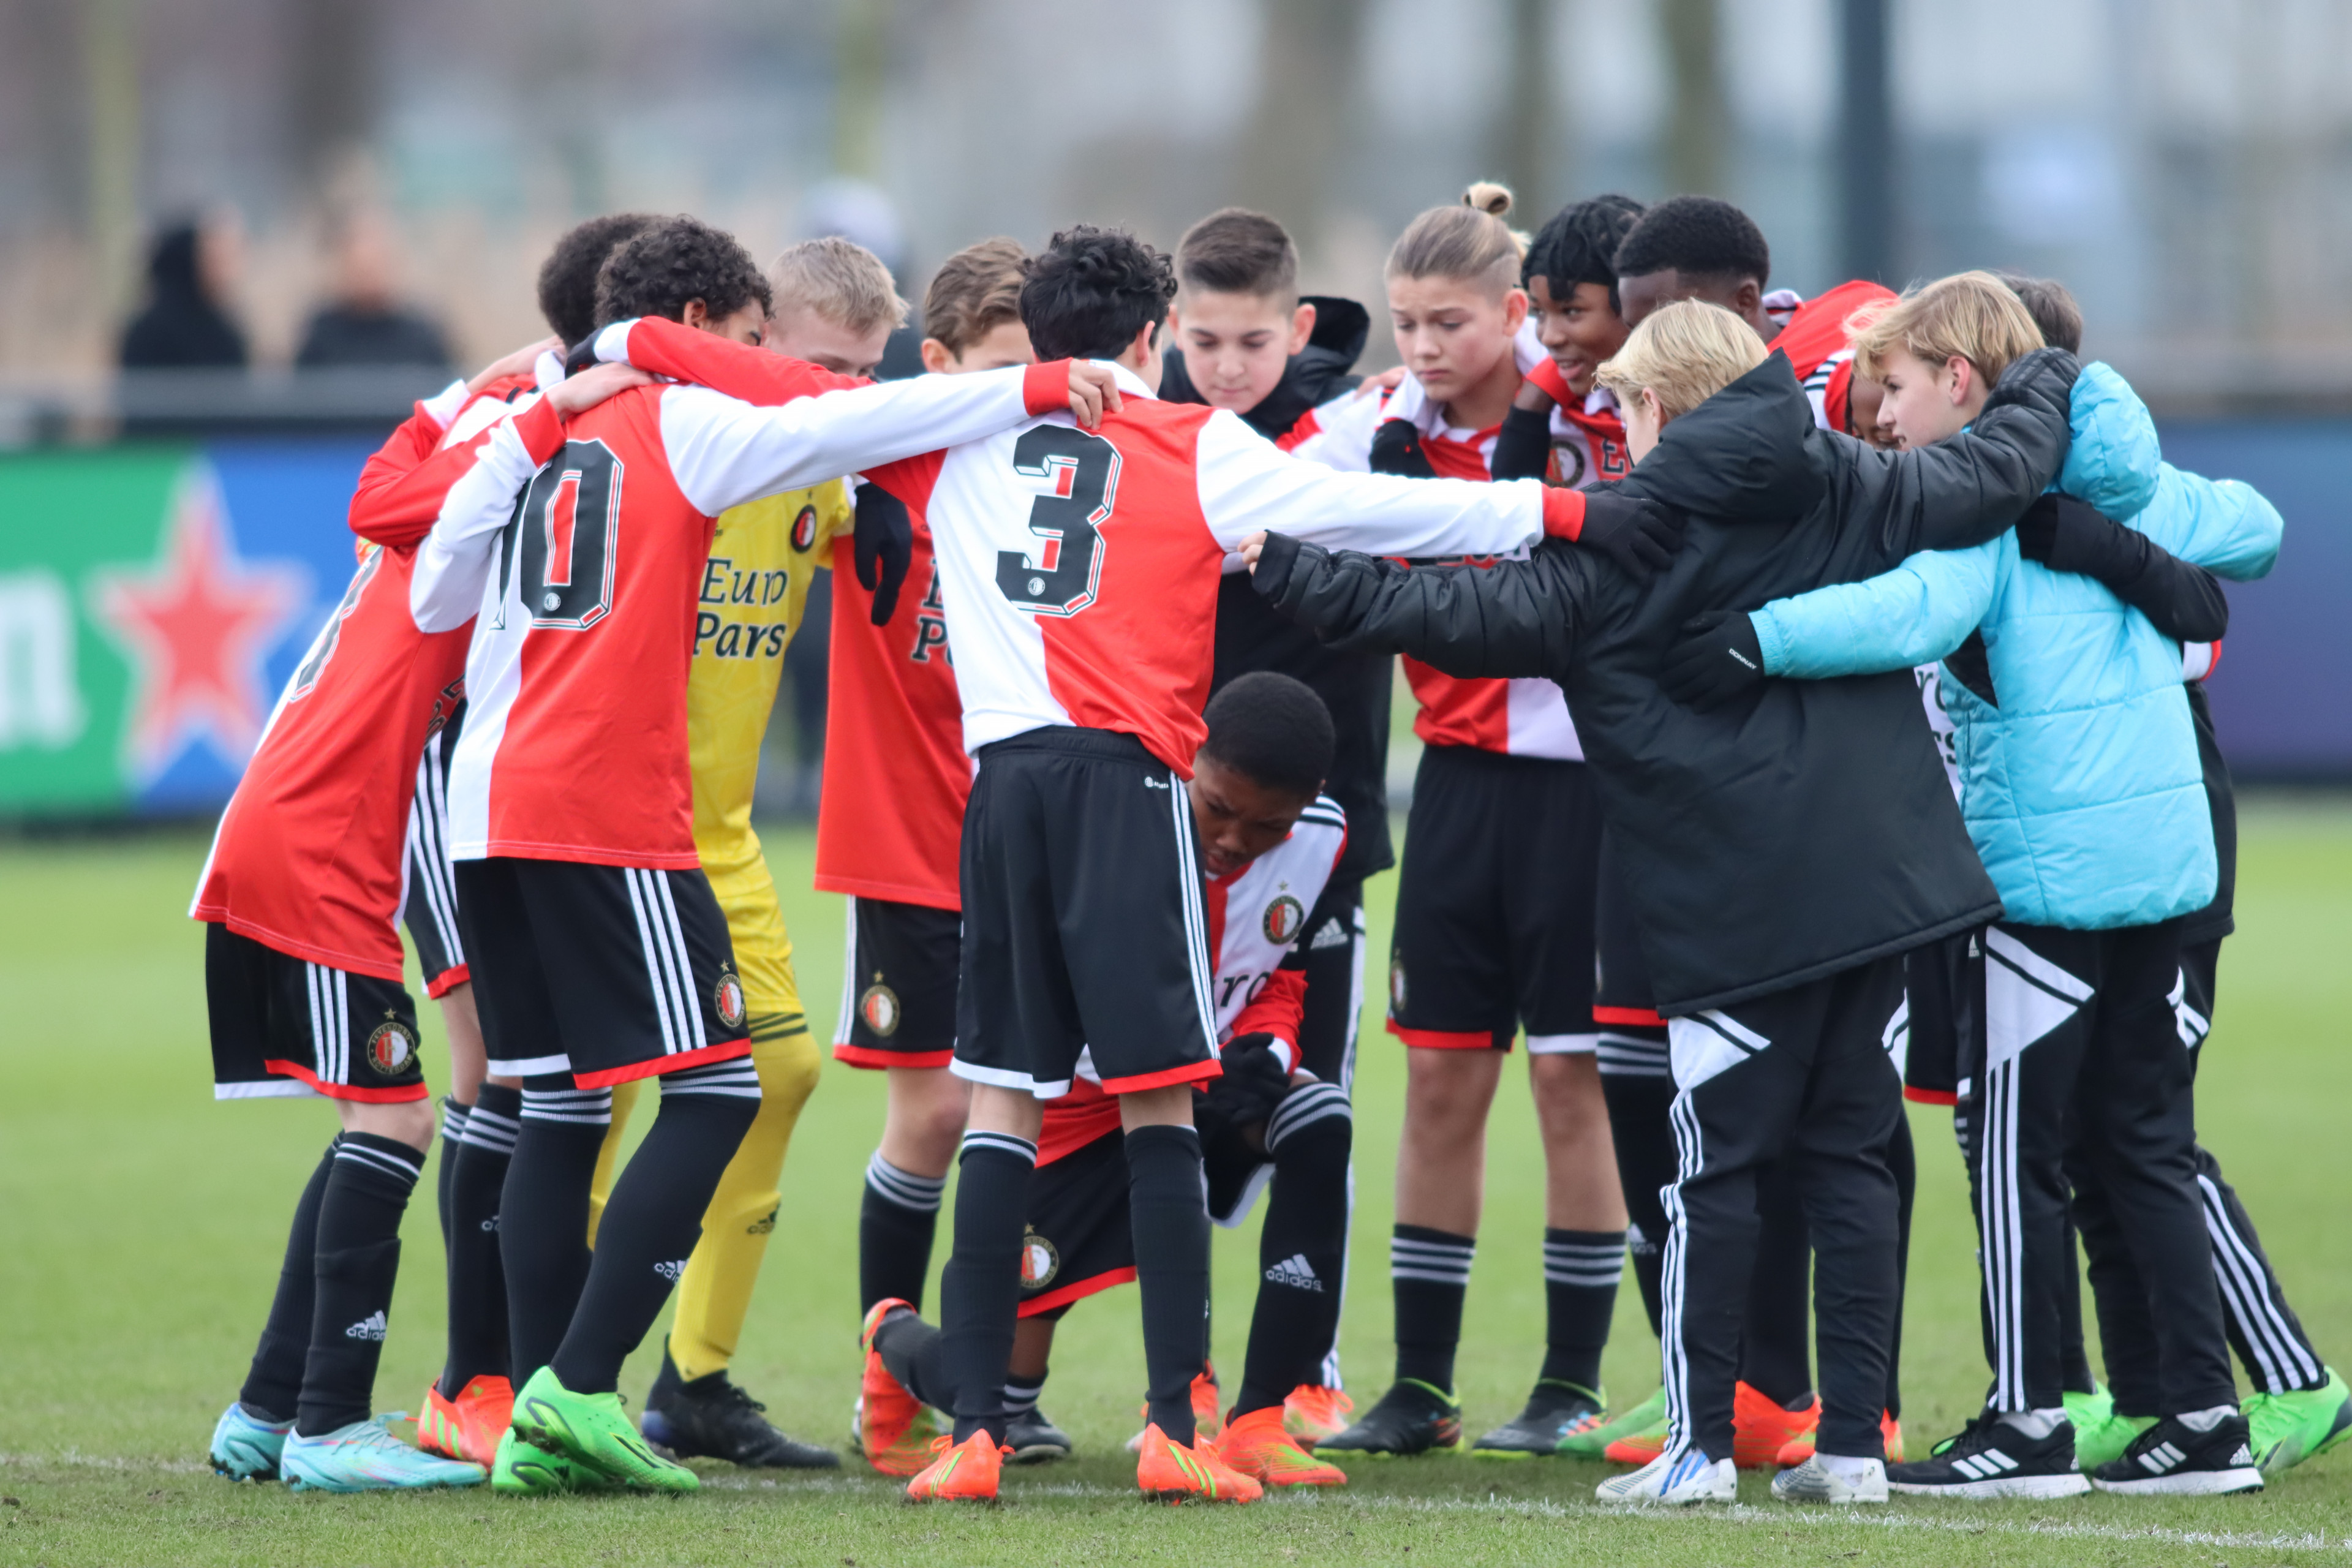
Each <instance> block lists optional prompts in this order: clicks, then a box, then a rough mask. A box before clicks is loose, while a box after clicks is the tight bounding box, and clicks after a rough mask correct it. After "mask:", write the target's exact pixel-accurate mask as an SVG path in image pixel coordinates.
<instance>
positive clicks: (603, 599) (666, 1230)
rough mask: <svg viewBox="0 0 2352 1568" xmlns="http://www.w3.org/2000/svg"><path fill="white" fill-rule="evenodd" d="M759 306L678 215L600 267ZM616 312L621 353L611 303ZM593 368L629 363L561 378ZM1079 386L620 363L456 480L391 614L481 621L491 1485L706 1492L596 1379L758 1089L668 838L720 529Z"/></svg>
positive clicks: (737, 265)
mask: <svg viewBox="0 0 2352 1568" xmlns="http://www.w3.org/2000/svg"><path fill="white" fill-rule="evenodd" d="M770 300H771V294H770V290H769V288H768V284H767V281H766V279H764V278H762V277H761V275H760V272H759V270H758V268H756V267H754V266H753V265H752V264H751V259H750V258H748V257H747V256H745V255H744V254H743V252H742V249H741V247H740V246H739V245H737V244H736V243H735V242H734V241H733V240H732V239H731V238H730V237H727V236H725V235H722V234H719V233H718V232H717V231H716V230H712V229H709V228H708V227H706V226H703V225H701V224H698V223H696V222H695V221H694V220H692V219H690V218H678V219H674V220H671V221H669V222H667V223H665V224H663V225H661V226H658V227H656V228H650V229H647V230H646V231H645V232H644V233H642V234H639V235H638V236H636V237H635V238H634V239H632V240H630V241H629V242H628V243H627V244H626V245H625V246H623V247H621V248H619V249H618V250H616V251H614V254H613V255H612V256H611V257H610V258H607V259H606V261H605V263H604V268H603V269H602V271H601V273H600V275H599V279H598V310H599V314H600V315H603V316H606V317H608V318H610V317H613V316H615V315H616V314H617V313H618V311H619V310H622V309H625V308H642V307H648V306H651V307H657V308H658V309H659V310H660V311H661V312H662V313H663V314H665V315H667V316H668V317H669V318H670V319H672V320H673V321H677V322H678V323H680V324H682V325H683V326H685V327H688V328H699V327H704V326H715V327H716V328H717V329H718V331H719V333H720V334H721V335H724V336H728V337H732V338H736V339H738V340H739V341H743V342H752V343H756V342H757V341H758V340H759V338H760V336H761V333H762V331H763V329H764V325H765V321H766V318H767V313H768V308H769V304H770ZM609 330H610V331H611V332H612V335H613V336H614V338H615V339H616V340H617V341H618V342H622V343H624V344H625V342H626V341H627V338H628V336H629V330H630V324H629V323H628V322H626V321H614V323H613V326H612V328H611V329H609ZM598 341H599V342H602V341H604V334H603V333H600V334H599V339H598ZM776 363H778V364H779V365H786V366H789V367H790V368H791V369H792V370H793V371H794V372H795V373H796V374H801V375H802V376H803V377H804V378H810V379H815V378H822V377H824V374H825V373H824V372H821V371H818V370H815V369H814V368H813V367H809V366H804V365H793V364H792V363H791V362H784V361H781V360H779V361H777V362H776ZM614 374H617V375H618V376H619V377H620V378H623V379H626V378H629V377H632V376H634V377H635V379H637V380H638V381H640V382H642V381H643V380H644V379H645V378H644V376H643V373H640V372H630V371H625V370H624V371H620V372H618V373H612V372H606V371H601V370H600V371H597V372H594V373H593V375H592V376H583V377H581V378H576V379H580V380H583V381H587V380H592V379H593V378H595V377H611V376H613V375H614ZM835 379H838V378H835ZM1100 380H1101V378H1100V377H1099V376H1098V375H1097V374H1092V373H1087V372H1085V371H1084V370H1083V368H1082V367H1079V368H1072V369H1070V370H1068V371H1067V372H1066V373H1064V372H1061V371H1058V370H1055V369H1050V368H1044V369H1041V370H1040V371H1039V372H1037V373H1035V374H1033V375H1032V376H1030V377H1027V378H1024V377H1023V376H1020V375H1018V374H1012V373H1000V374H999V375H997V376H993V377H978V378H972V379H971V380H969V381H966V382H963V383H940V382H916V383H909V384H901V385H898V386H891V387H867V388H855V389H851V390H846V391H840V392H835V393H828V394H825V395H820V396H816V397H812V398H803V399H802V400H800V401H798V402H795V403H793V404H791V405H787V406H784V407H782V408H774V409H759V408H753V407H751V406H750V405H745V404H742V403H740V402H738V401H735V400H732V399H730V398H727V397H724V396H721V395H718V394H716V393H712V392H709V391H707V390H704V389H701V388H695V387H676V386H670V387H656V386H646V385H636V386H631V387H630V388H629V389H628V390H627V391H626V392H625V394H623V395H617V396H614V397H613V398H612V399H611V400H610V401H609V402H607V403H604V404H600V405H597V406H596V407H594V408H593V409H590V410H588V411H587V412H586V413H584V414H583V415H581V416H579V417H577V418H576V419H574V420H573V421H572V423H571V424H570V425H569V426H567V425H566V423H565V421H564V418H563V417H562V413H561V412H560V410H559V409H558V408H557V407H556V406H555V405H553V404H552V403H551V401H547V400H542V401H541V403H539V404H535V405H533V406H532V407H531V408H530V409H529V410H528V411H526V412H525V413H524V414H522V415H520V416H517V417H516V418H515V419H513V420H510V421H509V422H507V423H506V424H503V425H501V426H499V427H498V429H497V431H496V433H495V434H494V435H493V436H492V437H491V438H490V440H489V441H488V444H487V445H485V446H484V447H483V448H482V452H481V456H480V458H479V460H478V462H477V464H476V466H475V467H474V468H472V469H471V470H470V471H469V472H467V474H466V476H465V477H464V478H462V479H459V480H458V481H457V484H456V485H455V486H453V487H452V489H451V490H450V494H449V498H448V500H447V502H446V505H445V506H444V509H443V511H442V514H441V517H440V520H439V521H437V522H436V524H435V526H434V530H433V532H432V533H431V534H430V535H429V536H428V537H427V539H426V541H425V544H424V545H423V546H421V547H420V550H419V553H418V559H419V567H418V571H417V573H416V574H415V578H414V580H413V582H412V584H411V607H412V612H413V614H414V615H415V617H416V620H417V624H418V625H419V626H420V627H423V628H425V629H427V630H436V629H441V628H443V627H446V626H452V625H457V624H462V622H463V621H464V619H465V618H466V617H467V616H472V615H475V614H476V612H477V611H478V612H479V616H478V619H477V622H476V626H475V632H474V637H473V640H472V644H471V647H469V649H468V653H467V689H468V691H469V693H471V695H472V700H473V703H474V719H473V721H472V723H471V724H470V725H469V726H468V728H467V733H466V735H465V737H464V738H463V739H462V740H461V741H460V742H459V745H458V749H457V755H456V757H455V759H454V761H453V763H452V767H451V781H450V816H451V839H452V853H453V855H454V857H455V858H457V862H458V866H457V881H458V894H459V913H460V919H461V921H463V922H464V925H465V930H466V934H467V947H468V951H469V953H470V954H471V957H472V959H473V963H474V967H475V972H476V978H477V980H478V982H479V983H480V984H481V987H482V994H483V1028H484V1033H485V1036H486V1037H487V1039H488V1044H489V1048H490V1053H491V1061H492V1065H493V1067H494V1068H499V1069H500V1070H503V1071H505V1072H508V1073H511V1074H514V1075H516V1076H520V1077H521V1078H523V1079H524V1080H525V1081H524V1089H523V1107H522V1117H521V1130H520V1135H519V1137H518V1140H517V1143H516V1147H515V1152H514V1156H513V1160H512V1163H510V1165H509V1170H508V1174H507V1184H506V1190H505V1194H504V1197H503V1205H502V1210H501V1226H500V1237H501V1243H502V1248H503V1252H504V1257H505V1262H506V1266H507V1268H506V1274H507V1281H508V1287H509V1302H510V1306H511V1309H512V1310H511V1314H510V1336H511V1355H512V1361H513V1366H514V1371H515V1373H516V1375H517V1376H518V1377H519V1378H520V1379H522V1380H523V1381H522V1384H521V1386H520V1388H519V1389H518V1391H517V1394H516V1401H515V1416H514V1420H515V1426H514V1427H513V1430H512V1432H511V1434H510V1436H509V1440H508V1441H507V1442H506V1443H504V1444H502V1445H501V1448H500V1453H499V1463H498V1466H497V1470H496V1476H495V1479H496V1481H497V1482H498V1483H499V1484H500V1485H501V1486H502V1487H509V1488H513V1489H525V1490H536V1489H548V1488H551V1487H561V1486H565V1485H570V1484H575V1483H577V1482H579V1481H583V1480H584V1481H586V1482H589V1483H591V1484H595V1483H618V1484H621V1485H625V1486H632V1487H641V1488H650V1489H660V1490H692V1489H695V1488H696V1487H697V1486H698V1484H699V1483H698V1480H697V1479H696V1477H695V1475H694V1472H692V1471H691V1470H688V1469H687V1468H684V1467H683V1466H680V1465H677V1464H676V1463H674V1462H672V1461H669V1460H667V1459H664V1458H661V1457H660V1456H658V1455H656V1454H655V1453H654V1452H653V1451H652V1450H651V1449H650V1448H649V1447H648V1446H647V1445H646V1441H645V1440H644V1439H643V1438H642V1437H641V1436H639V1435H638V1433H637V1432H636V1430H635V1427H634V1426H632V1425H631V1424H630V1423H629V1421H628V1418H627V1416H626V1415H625V1414H624V1412H623V1410H622V1407H621V1404H620V1399H619V1396H618V1394H616V1393H614V1384H615V1383H616V1382H617V1379H618V1376H619V1373H620V1367H621V1362H622V1359H623V1358H624V1357H625V1355H626V1354H627V1353H628V1352H629V1351H630V1350H631V1349H633V1348H634V1347H635V1344H636V1343H637V1342H638V1341H639V1340H640V1339H642V1338H643V1336H644V1334H645V1331H646V1328H647V1327H649V1326H650V1325H651V1323H652V1321H653V1320H654V1318H655V1316H656V1314H657V1313H658V1312H659V1310H660V1309H661V1306H662V1303H663V1301H664V1300H665V1299H666V1298H667V1295H668V1292H669V1288H670V1286H671V1285H672V1284H673V1283H674V1282H675V1281H676V1280H677V1278H678V1276H679V1275H681V1274H682V1273H683V1272H684V1270H685V1267H686V1262H687V1255H688V1253H690V1251H691V1250H692V1247H693V1245H694V1243H695V1241H696V1240H697V1239H698V1232H699V1229H700V1225H699V1221H700V1218H701V1216H702V1215H703V1213H704V1212H705V1211H706V1209H707V1208H708V1206H709V1201H710V1198H711V1195H712V1194H713V1192H714V1191H715V1190H716V1189H717V1186H718V1184H719V1178H720V1175H721V1174H722V1173H723V1171H724V1169H725V1167H726V1165H727V1163H728V1162H729V1161H730V1159H731V1158H732V1157H733V1155H734V1153H735V1152H736V1149H737V1146H738V1145H739V1144H740V1142H741V1140H742V1137H743V1135H744V1132H745V1131H746V1130H747V1128H748V1127H749V1126H750V1124H751V1121H752V1120H753V1118H754V1117H755V1115H756V1114H757V1110H758V1106H759V1102H760V1098H761V1095H760V1086H759V1080H758V1076H757V1073H756V1071H755V1069H754V1068H753V1067H752V1065H751V1062H750V1061H749V1060H748V1059H746V1058H749V1056H750V1054H751V1041H750V1037H749V1030H748V1006H747V1004H746V1000H745V995H744V991H743V985H742V982H741V981H740V979H739V978H738V977H737V975H736V973H735V970H734V963H733V954H732V951H731V948H730V943H729V940H728V931H727V925H726V921H725V917H724V915H723V913H722V911H721V910H720V909H719V904H718V900H717V899H716V898H715V896H714V895H713V893H712V891H711V889H710V884H709V880H708V879H706V878H705V877H704V876H703V874H702V872H701V869H700V867H699V863H698V854H697V851H696V849H695V846H694V841H693V832H692V826H693V803H692V793H693V792H692V782H693V780H692V771H691V767H690V763H689V751H688V731H687V704H686V700H685V698H686V690H687V682H688V672H689V669H690V665H691V658H692V651H693V636H694V632H695V629H696V626H697V621H696V616H697V614H698V611H697V597H698V593H699V590H700V584H702V582H703V580H704V574H705V572H706V570H707V563H708V557H709V545H710V540H711V533H712V529H713V524H714V520H715V519H716V518H717V517H718V516H719V514H721V513H723V512H725V511H726V510H729V509H730V508H732V507H734V506H737V505H740V504H742V503H744V502H746V501H751V500H758V499H760V498H761V497H762V496H766V495H772V494H775V493H778V492H780V491H782V490H787V489H794V488H798V487H802V486H805V485H808V484H812V483H816V482H820V481H822V480H823V479H824V478H826V477H828V476H831V475H837V474H840V473H842V472H845V471H848V470H851V469H855V468H859V467H862V466H865V465H866V464H870V463H878V462H887V461H888V460H890V459H892V458H898V457H903V456H906V455H908V453H910V452H913V451H916V450H919V449H920V448H921V447H924V446H926V445H928V444H929V441H933V440H936V439H938V438H940V435H941V434H942V433H943V432H949V431H961V432H964V433H969V434H978V433H980V432H984V431H986V430H989V429H992V428H999V427H1002V426H1004V425H1007V424H1010V423H1013V422H1014V421H1015V420H1017V419H1019V418H1021V417H1023V416H1024V414H1025V412H1026V411H1028V410H1031V409H1034V408H1037V407H1046V406H1050V407H1060V406H1064V405H1066V404H1067V403H1069V402H1070V401H1071V399H1072V398H1073V396H1074V395H1081V396H1083V395H1086V394H1090V393H1091V392H1092V391H1093V389H1094V388H1095V387H1096V385H1097V383H1098V382H1099V381H1100ZM568 384H569V383H567V385H568ZM1033 393H1034V395H1033ZM624 471H627V472H628V482H627V484H626V486H625V487H624V486H623V484H622V482H621V479H622V475H623V473H624ZM519 495H520V500H518V496H519ZM581 781H593V786H590V785H583V783H582V782H581ZM648 1077H660V1078H662V1079H663V1080H664V1082H663V1094H662V1107H661V1110H660V1111H659V1113H658V1114H657V1115H656V1118H655V1120H654V1124H653V1126H652V1128H651V1129H650V1131H648V1132H647V1134H646V1140H645V1142H644V1143H643V1144H642V1145H641V1146H640V1148H639V1150H638V1152H637V1154H636V1156H635V1158H633V1159H632V1160H631V1161H630V1163H629V1165H628V1167H627V1168H626V1169H625V1171H624V1172H623V1173H621V1175H620V1177H619V1178H618V1180H617V1181H616V1182H615V1183H614V1189H613V1196H612V1199H611V1201H610V1202H609V1203H608V1204H607V1205H606V1207H605V1210H604V1215H603V1217H602V1220H601V1222H600V1224H599V1227H598V1232H597V1245H596V1247H595V1249H594V1253H593V1258H590V1257H589V1256H588V1255H587V1251H586V1247H585V1245H584V1238H585V1237H586V1234H587V1220H588V1212H587V1211H588V1196H589V1189H590V1184H591V1180H592V1177H593V1167H594V1164H595V1161H596V1156H597V1153H598V1152H599V1150H600V1149H601V1147H602V1145H603V1143H604V1129H605V1126H606V1125H607V1123H608V1122H609V1120H610V1115H611V1110H610V1104H611V1096H610V1090H611V1087H612V1086H613V1085H614V1084H615V1083H620V1082H626V1081H630V1080H633V1079H642V1078H648Z"/></svg>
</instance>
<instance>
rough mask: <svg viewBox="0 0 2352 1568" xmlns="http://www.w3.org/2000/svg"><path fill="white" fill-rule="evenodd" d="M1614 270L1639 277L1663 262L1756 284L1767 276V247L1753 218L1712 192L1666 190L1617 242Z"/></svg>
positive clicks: (1690, 273)
mask: <svg viewBox="0 0 2352 1568" xmlns="http://www.w3.org/2000/svg"><path fill="white" fill-rule="evenodd" d="M1616 266H1617V276H1618V277H1620V278H1639V277H1641V276H1643V274H1645V273H1650V272H1664V271H1665V270H1667V269H1668V268H1672V269H1673V270H1675V271H1676V272H1679V273H1681V274H1683V275H1684V276H1685V277H1686V278H1723V279H1742V278H1753V279H1756V286H1757V287H1758V288H1759V289H1761V288H1762V287H1764V285H1765V284H1766V283H1767V282H1768V281H1769V279H1770V278H1771V276H1772V247H1770V246H1769V245H1766V244H1765V243H1764V231H1763V230H1762V229H1760V228H1758V227H1757V226H1756V220H1755V219H1754V218H1751V217H1749V216H1748V215H1747V214H1746V213H1744V212H1741V211H1740V210H1739V209H1738V207H1736V206H1733V205H1731V204H1730V203H1729V202H1727V201H1721V200H1718V199H1717V198H1716V197H1714V196H1669V197H1667V198H1666V199H1665V200H1664V201H1662V202H1660V203H1659V204H1658V205H1656V206H1654V207H1652V208H1651V209H1650V210H1649V211H1648V212H1647V213H1645V214H1643V216H1642V221H1641V222H1639V223H1637V224H1635V225H1634V226H1633V233H1631V234H1629V235H1627V236H1626V237H1625V240H1624V243H1623V244H1622V245H1620V246H1619V247H1617V259H1616Z"/></svg>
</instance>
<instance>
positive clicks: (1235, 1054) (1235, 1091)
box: [1208, 1035, 1290, 1127]
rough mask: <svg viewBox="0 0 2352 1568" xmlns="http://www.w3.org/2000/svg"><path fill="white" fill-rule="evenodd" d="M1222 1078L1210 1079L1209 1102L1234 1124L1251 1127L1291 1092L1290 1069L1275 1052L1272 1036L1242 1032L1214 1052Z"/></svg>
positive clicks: (1266, 1116) (1268, 1114)
mask: <svg viewBox="0 0 2352 1568" xmlns="http://www.w3.org/2000/svg"><path fill="white" fill-rule="evenodd" d="M1217 1055H1218V1057H1219V1058H1220V1059H1221V1060H1223V1063H1224V1065H1225V1072H1224V1076H1223V1078H1218V1079H1211V1080H1210V1082H1209V1088H1208V1101H1209V1104H1210V1105H1211V1106H1212V1107H1213V1109H1214V1110H1215V1111H1216V1112H1217V1114H1219V1115H1220V1116H1223V1117H1224V1118H1225V1119H1226V1120H1228V1121H1231V1122H1232V1123H1233V1124H1234V1126H1235V1127H1254V1126H1256V1125H1258V1124H1259V1123H1261V1122H1263V1121H1265V1120H1266V1119H1267V1118H1268V1117H1270V1116H1272V1115H1273V1114H1274V1108H1275V1106H1276V1105H1277V1104H1279V1103H1280V1102H1281V1100H1282V1097H1283V1096H1284V1095H1286V1094H1288V1093H1289V1092H1290V1069H1288V1068H1286V1067H1284V1066H1283V1065H1282V1061H1281V1058H1278V1057H1276V1055H1275V1054H1274V1037H1273V1036H1272V1035H1241V1036H1238V1037H1235V1038H1234V1039H1231V1040H1228V1041H1226V1042H1225V1045H1224V1047H1223V1049H1221V1050H1219V1051H1218V1053H1217Z"/></svg>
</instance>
